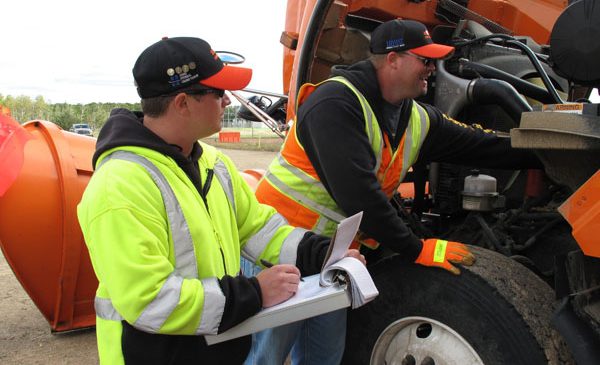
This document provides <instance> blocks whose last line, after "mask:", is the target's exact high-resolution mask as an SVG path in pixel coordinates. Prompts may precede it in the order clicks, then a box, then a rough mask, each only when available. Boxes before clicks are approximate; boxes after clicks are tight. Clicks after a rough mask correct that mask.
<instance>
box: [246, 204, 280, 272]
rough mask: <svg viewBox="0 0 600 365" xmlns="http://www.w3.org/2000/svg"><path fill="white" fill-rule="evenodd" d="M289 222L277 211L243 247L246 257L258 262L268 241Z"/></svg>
mask: <svg viewBox="0 0 600 365" xmlns="http://www.w3.org/2000/svg"><path fill="white" fill-rule="evenodd" d="M287 224H288V222H287V220H286V219H285V218H283V216H282V215H281V214H279V213H275V214H273V215H272V216H271V218H269V220H268V221H267V223H265V225H263V227H262V228H261V229H260V230H259V231H258V232H256V233H255V234H254V235H253V236H252V237H250V238H249V239H248V242H246V245H245V246H244V248H243V254H244V257H246V258H247V259H249V260H251V261H252V262H256V261H257V260H258V257H259V256H260V254H261V253H262V252H263V250H264V249H265V247H266V245H267V243H269V242H270V241H271V240H272V239H273V236H275V233H276V232H277V230H278V229H279V228H281V227H283V226H286V225H287Z"/></svg>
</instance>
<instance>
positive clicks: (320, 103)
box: [246, 20, 540, 365]
mask: <svg viewBox="0 0 600 365" xmlns="http://www.w3.org/2000/svg"><path fill="white" fill-rule="evenodd" d="M453 51H454V48H453V47H449V46H445V45H441V44H436V43H433V41H432V40H431V37H430V36H429V34H428V32H427V29H426V28H425V26H424V25H423V24H421V23H419V22H415V21H407V20H392V21H388V22H386V23H383V24H382V25H380V26H379V27H378V28H377V29H375V30H374V31H373V33H372V34H371V53H372V54H373V55H372V56H371V57H370V59H368V60H365V61H361V62H358V63H356V64H353V65H351V66H349V67H346V68H335V69H334V70H333V74H332V77H331V78H329V79H328V80H326V81H324V82H322V83H320V84H317V85H312V84H306V85H304V86H303V87H302V88H301V89H300V91H299V93H298V100H297V108H298V109H297V114H296V115H297V118H296V122H295V123H294V125H293V127H292V128H291V130H290V132H289V135H288V136H287V138H286V140H285V143H284V145H283V147H282V150H281V152H280V154H279V156H278V157H277V158H275V160H274V161H273V162H272V163H271V165H270V166H269V170H268V172H267V174H266V175H265V177H264V178H263V179H262V180H261V182H260V183H259V185H258V187H257V190H256V196H257V198H258V200H259V201H261V202H262V203H266V204H269V205H271V206H273V207H275V208H276V209H277V210H278V211H279V213H280V214H282V215H283V216H284V217H286V219H287V220H288V221H289V222H290V224H292V225H295V226H299V227H304V228H307V229H311V230H314V231H316V232H319V233H322V234H325V235H331V234H332V233H333V231H334V229H335V227H336V224H337V222H339V221H340V220H341V219H342V218H344V217H346V216H350V215H352V214H355V213H357V212H359V211H364V215H363V220H362V223H361V226H360V230H361V232H362V236H361V237H365V239H361V240H360V243H361V244H362V245H361V251H362V252H363V253H364V254H365V256H367V257H369V256H371V257H373V258H375V257H378V256H379V257H381V256H382V252H385V251H387V252H390V253H395V254H399V255H401V256H402V257H404V258H405V259H406V260H407V261H410V262H415V263H417V264H421V265H425V266H432V267H440V268H443V269H445V270H448V271H450V272H452V273H453V274H459V273H460V271H459V269H458V268H457V267H456V266H454V265H452V264H453V263H455V264H463V265H471V264H472V263H473V262H474V257H473V255H472V254H471V253H470V252H469V249H468V248H467V247H466V246H464V245H463V244H461V243H458V242H449V241H444V240H439V239H419V238H418V237H417V236H415V234H413V233H412V232H411V231H410V229H409V228H408V227H407V226H406V225H405V224H404V222H403V221H402V219H401V218H400V217H399V216H398V213H397V211H396V209H395V208H394V207H393V205H392V204H391V202H390V199H391V198H392V196H393V194H394V192H395V191H396V190H397V188H398V187H399V185H400V182H402V180H403V179H404V178H405V176H406V174H407V172H408V170H409V168H410V167H411V166H412V165H414V164H415V163H420V164H423V163H428V162H431V161H437V162H453V163H460V164H466V165H471V166H481V167H496V168H498V167H499V168H502V167H511V168H520V167H537V166H540V163H539V161H538V160H537V158H536V157H535V156H534V155H532V154H530V153H529V152H523V151H518V150H512V149H511V147H510V140H509V139H508V138H501V137H500V136H498V135H497V134H496V133H494V132H493V131H489V130H483V129H482V128H480V127H477V126H467V125H465V124H463V123H460V122H457V121H455V120H452V119H450V118H449V117H447V116H445V115H443V114H442V112H440V111H439V110H438V109H436V108H435V107H433V106H430V105H427V104H423V103H419V102H416V101H414V100H413V98H416V97H419V96H422V95H424V94H426V92H427V79H428V77H429V76H430V75H431V73H432V72H433V71H434V70H435V65H434V62H433V61H434V60H435V59H442V58H445V57H448V56H450V55H451V54H452V52H453ZM514 161H519V164H520V165H519V166H515V163H514ZM369 262H370V263H374V262H376V260H369ZM399 279H402V278H399ZM345 323H346V315H345V311H344V310H342V311H337V312H332V313H328V314H326V315H322V316H319V317H314V318H311V319H309V320H306V321H302V322H297V323H294V324H291V325H288V326H284V327H279V328H275V329H272V330H268V331H264V332H262V333H259V334H256V335H255V336H254V340H253V349H252V351H251V353H250V355H249V357H248V358H247V359H246V364H247V365H248V364H281V363H282V362H283V360H284V359H285V358H286V356H287V354H288V353H289V351H290V350H292V363H293V364H321V365H323V364H337V363H339V362H340V360H341V357H342V354H343V349H344V333H345V328H346V327H345ZM292 346H293V348H292Z"/></svg>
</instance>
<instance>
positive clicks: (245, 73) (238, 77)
mask: <svg viewBox="0 0 600 365" xmlns="http://www.w3.org/2000/svg"><path fill="white" fill-rule="evenodd" d="M251 79H252V69H250V68H245V67H236V66H229V65H224V66H223V68H222V69H221V71H219V72H217V73H216V74H214V75H212V76H211V77H208V78H206V79H204V80H200V84H202V85H205V86H209V87H213V88H215V89H221V90H240V89H243V88H245V87H246V86H248V84H249V83H250V80H251Z"/></svg>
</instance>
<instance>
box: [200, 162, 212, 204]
mask: <svg viewBox="0 0 600 365" xmlns="http://www.w3.org/2000/svg"><path fill="white" fill-rule="evenodd" d="M214 174H215V172H214V170H213V169H206V182H204V186H203V187H202V191H201V192H200V195H202V200H204V205H206V210H207V211H208V213H209V214H210V210H209V209H208V199H207V197H206V196H207V195H208V191H209V190H210V184H211V183H212V179H213V176H214Z"/></svg>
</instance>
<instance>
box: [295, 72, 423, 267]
mask: <svg viewBox="0 0 600 365" xmlns="http://www.w3.org/2000/svg"><path fill="white" fill-rule="evenodd" d="M297 123H298V127H297V128H298V129H297V131H298V139H299V141H300V143H301V144H302V146H303V147H304V149H305V151H306V154H307V155H308V158H309V159H310V161H311V163H312V164H313V166H314V168H315V170H316V172H317V174H318V176H319V178H320V179H321V182H322V183H323V184H324V186H325V188H326V189H327V191H328V192H329V194H330V195H331V196H332V197H333V199H334V200H335V202H336V203H337V204H338V206H339V207H340V208H341V209H342V211H343V212H344V213H345V214H346V215H348V216H350V215H353V214H355V213H358V212H359V211H364V215H363V220H362V223H361V226H360V229H361V231H362V232H364V233H366V234H367V235H369V236H370V237H372V238H374V239H375V240H377V241H378V242H379V243H380V244H382V245H384V246H387V247H389V248H390V249H391V250H393V251H395V252H397V253H400V254H401V255H403V257H404V258H405V259H406V260H408V261H414V260H415V259H416V257H417V256H418V255H419V253H420V252H421V248H422V244H421V241H420V240H419V239H418V238H417V237H416V236H415V235H414V234H413V233H412V232H411V231H410V230H409V229H408V227H407V226H406V225H405V224H404V222H403V221H402V220H401V219H400V217H399V216H398V215H397V212H396V210H395V209H394V207H393V206H392V205H391V204H390V202H389V200H388V198H387V196H386V195H385V194H384V193H383V191H382V190H381V186H380V184H379V182H378V180H377V176H376V175H375V172H374V169H375V165H376V160H375V155H374V153H373V150H372V148H371V145H370V143H369V141H368V138H367V135H366V133H365V123H364V118H363V113H362V109H361V107H360V104H359V103H358V101H357V99H356V96H355V95H354V94H353V93H352V91H350V90H349V89H348V88H347V87H345V86H344V85H343V84H340V83H337V82H328V83H325V84H324V85H322V86H320V87H319V88H317V90H315V91H314V93H313V94H312V95H311V97H310V98H308V100H306V102H305V103H304V104H303V105H302V106H301V108H300V110H299V114H298V118H297Z"/></svg>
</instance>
